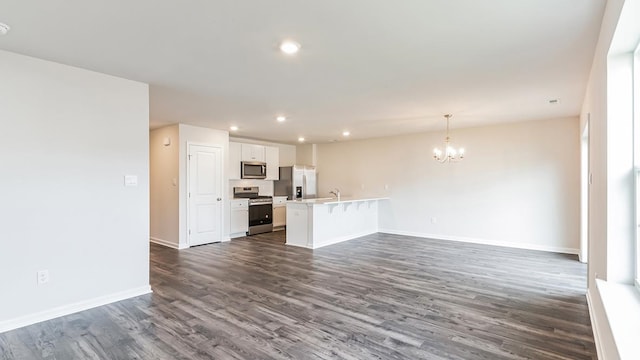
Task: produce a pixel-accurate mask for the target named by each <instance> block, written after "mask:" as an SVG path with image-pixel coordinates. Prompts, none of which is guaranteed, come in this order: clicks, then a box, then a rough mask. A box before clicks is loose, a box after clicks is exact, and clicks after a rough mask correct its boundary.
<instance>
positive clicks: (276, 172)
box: [229, 141, 280, 180]
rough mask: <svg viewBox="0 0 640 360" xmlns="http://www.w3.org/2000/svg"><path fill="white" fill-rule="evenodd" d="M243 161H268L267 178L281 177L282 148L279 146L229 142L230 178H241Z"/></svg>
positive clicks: (277, 178) (276, 178)
mask: <svg viewBox="0 0 640 360" xmlns="http://www.w3.org/2000/svg"><path fill="white" fill-rule="evenodd" d="M242 161H259V162H264V163H267V178H266V179H265V180H279V179H280V149H279V148H278V147H277V146H264V145H255V144H243V143H238V142H232V141H230V142H229V180H240V179H241V177H242V172H241V165H240V163H241V162H242Z"/></svg>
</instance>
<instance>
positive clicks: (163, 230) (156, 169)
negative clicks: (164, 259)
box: [149, 124, 180, 247]
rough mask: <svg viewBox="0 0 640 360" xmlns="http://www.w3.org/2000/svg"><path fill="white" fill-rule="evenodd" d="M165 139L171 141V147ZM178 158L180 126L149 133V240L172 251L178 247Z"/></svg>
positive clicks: (167, 127)
mask: <svg viewBox="0 0 640 360" xmlns="http://www.w3.org/2000/svg"><path fill="white" fill-rule="evenodd" d="M165 139H170V142H171V143H170V144H169V145H168V146H166V145H164V142H165ZM179 156H180V135H179V131H178V125H177V124H176V125H171V126H166V127H163V128H159V129H154V130H152V131H150V132H149V161H150V163H149V170H150V173H149V187H150V205H151V206H150V214H151V219H150V220H151V227H150V232H151V234H150V236H151V239H152V240H153V241H154V242H157V243H160V244H164V245H168V246H173V247H177V246H178V244H179V240H178V239H179V222H178V218H179V216H180V215H179V189H180V187H179V183H178V179H179V178H180V167H179Z"/></svg>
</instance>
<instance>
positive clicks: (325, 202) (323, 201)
mask: <svg viewBox="0 0 640 360" xmlns="http://www.w3.org/2000/svg"><path fill="white" fill-rule="evenodd" d="M377 200H389V198H388V197H375V196H372V197H350V196H345V197H340V200H338V198H315V199H300V200H288V201H287V204H305V205H307V206H313V205H330V204H342V203H352V202H360V201H377Z"/></svg>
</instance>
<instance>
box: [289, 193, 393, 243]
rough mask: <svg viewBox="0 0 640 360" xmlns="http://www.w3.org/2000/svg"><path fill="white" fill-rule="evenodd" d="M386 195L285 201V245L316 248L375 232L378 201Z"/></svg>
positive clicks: (376, 230) (376, 229)
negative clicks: (380, 196)
mask: <svg viewBox="0 0 640 360" xmlns="http://www.w3.org/2000/svg"><path fill="white" fill-rule="evenodd" d="M387 199H388V198H362V199H342V200H340V201H337V200H336V199H307V200H293V201H288V202H287V245H293V246H301V247H306V248H309V249H317V248H319V247H322V246H327V245H332V244H336V243H339V242H342V241H347V240H351V239H355V238H357V237H361V236H365V235H369V234H374V233H376V232H378V202H379V201H381V200H387Z"/></svg>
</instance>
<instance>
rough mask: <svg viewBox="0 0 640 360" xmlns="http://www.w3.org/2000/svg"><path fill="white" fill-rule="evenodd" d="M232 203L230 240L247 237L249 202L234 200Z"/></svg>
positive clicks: (246, 200)
mask: <svg viewBox="0 0 640 360" xmlns="http://www.w3.org/2000/svg"><path fill="white" fill-rule="evenodd" d="M230 203H231V227H230V228H231V229H230V231H229V232H230V234H229V237H230V238H237V237H241V236H246V235H247V231H249V200H248V199H233V200H231V201H230Z"/></svg>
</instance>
